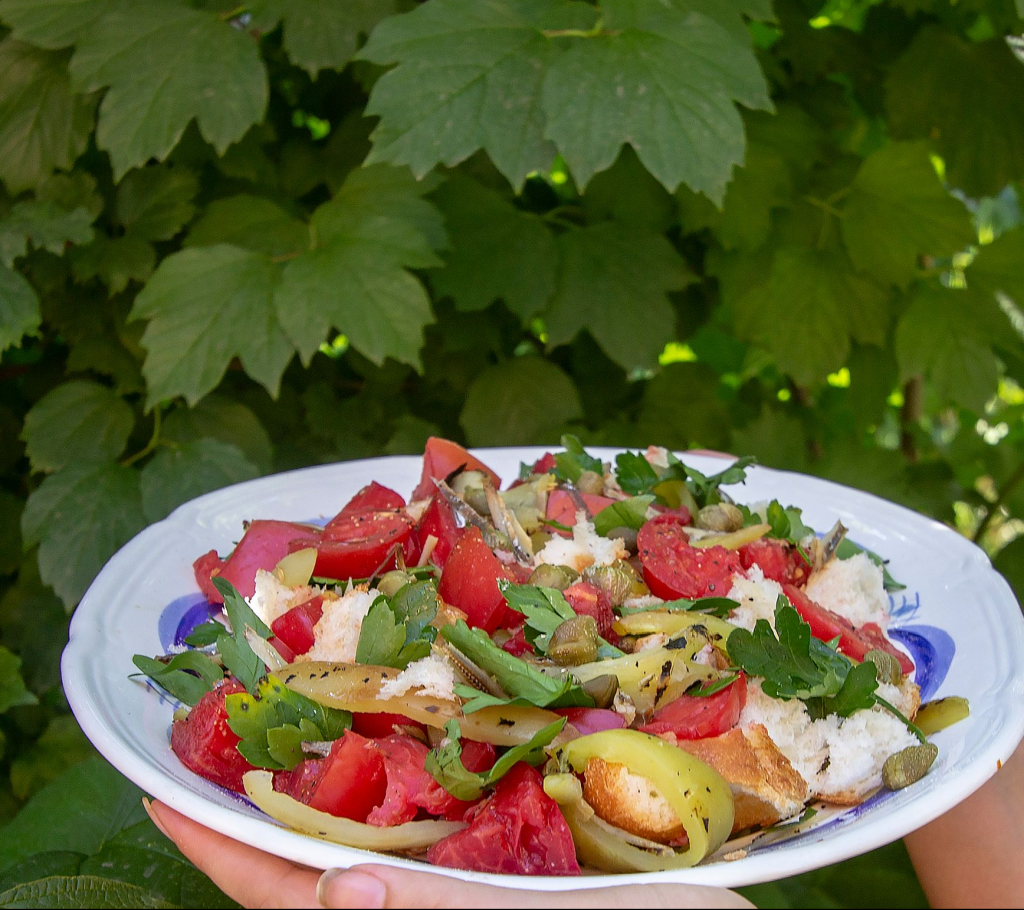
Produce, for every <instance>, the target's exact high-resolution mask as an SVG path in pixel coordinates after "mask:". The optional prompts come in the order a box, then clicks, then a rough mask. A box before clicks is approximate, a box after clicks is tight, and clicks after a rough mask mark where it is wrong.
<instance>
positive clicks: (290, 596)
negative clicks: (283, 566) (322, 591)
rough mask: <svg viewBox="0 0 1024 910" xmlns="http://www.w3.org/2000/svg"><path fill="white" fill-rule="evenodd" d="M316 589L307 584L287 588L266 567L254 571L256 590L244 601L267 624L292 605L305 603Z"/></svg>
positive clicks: (282, 614)
mask: <svg viewBox="0 0 1024 910" xmlns="http://www.w3.org/2000/svg"><path fill="white" fill-rule="evenodd" d="M317 591H318V589H316V588H312V587H310V586H309V585H300V586H299V587H297V588H289V587H288V586H287V585H284V584H282V583H281V582H280V581H279V580H278V578H277V576H276V575H275V574H274V573H273V572H268V571H267V570H266V569H258V570H257V571H256V590H255V591H254V592H253V595H252V597H250V598H249V599H248V600H247V601H246V603H248V604H249V608H250V609H251V610H252V612H253V613H255V614H256V615H257V616H258V617H259V618H260V619H262V620H263V622H265V623H266V624H267V625H268V626H269V625H270V624H271V623H272V622H273V621H274V620H275V619H278V618H280V617H281V616H284V614H285V613H287V612H288V611H289V610H290V609H291V608H292V607H297V606H298V605H299V604H303V603H305V602H306V601H307V600H309V599H310V598H311V597H312V596H313V595H314V594H316V593H317Z"/></svg>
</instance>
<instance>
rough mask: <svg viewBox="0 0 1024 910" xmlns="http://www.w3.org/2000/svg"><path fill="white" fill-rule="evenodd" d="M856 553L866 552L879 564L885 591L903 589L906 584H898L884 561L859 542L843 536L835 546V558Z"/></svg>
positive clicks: (846, 556)
mask: <svg viewBox="0 0 1024 910" xmlns="http://www.w3.org/2000/svg"><path fill="white" fill-rule="evenodd" d="M858 553H866V554H867V557H868V559H870V560H871V561H872V562H873V563H874V564H875V565H876V566H881V569H882V584H883V585H884V586H885V590H886V591H904V590H906V587H907V586H906V585H904V584H900V582H898V581H896V579H895V578H893V577H892V576H891V575H890V574H889V568H888V566H887V565H886V561H885V560H884V559H882V557H881V556H879V555H878V554H877V553H873V552H872V551H871V550H868V549H866V548H865V547H862V546H861V545H860V544H857V543H854V542H853V541H852V540H850V538H849V537H844V538H843V539H842V541H840V543H839V546H838V547H836V559H849V558H850V557H851V556H856V555H857V554H858Z"/></svg>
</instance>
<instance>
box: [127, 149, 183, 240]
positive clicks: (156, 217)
mask: <svg viewBox="0 0 1024 910" xmlns="http://www.w3.org/2000/svg"><path fill="white" fill-rule="evenodd" d="M198 189H199V182H198V180H197V179H196V175H195V174H193V173H192V172H191V171H188V170H185V169H184V168H171V167H167V166H166V165H162V164H156V165H152V166H150V167H144V168H138V169H136V170H133V171H131V172H130V173H129V174H128V175H127V176H126V177H125V178H124V180H122V181H121V183H120V185H119V186H118V188H117V201H116V203H115V206H114V212H115V214H116V216H117V220H118V221H119V222H120V223H121V224H122V225H123V226H124V228H125V230H127V231H128V232H129V233H130V234H132V235H134V236H135V237H140V238H142V239H143V240H170V239H171V238H172V237H173V236H174V235H175V234H177V233H178V231H180V230H181V229H182V227H184V226H185V225H186V224H187V223H188V222H189V221H190V220H191V218H192V216H193V215H194V214H195V210H196V207H195V206H194V205H193V204H192V200H193V198H194V197H195V195H196V192H197V190H198Z"/></svg>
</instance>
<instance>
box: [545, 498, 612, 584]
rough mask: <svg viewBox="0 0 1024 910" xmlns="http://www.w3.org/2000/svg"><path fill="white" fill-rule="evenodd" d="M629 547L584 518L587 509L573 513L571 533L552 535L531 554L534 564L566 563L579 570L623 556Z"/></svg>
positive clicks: (562, 564)
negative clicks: (569, 535) (604, 534)
mask: <svg viewBox="0 0 1024 910" xmlns="http://www.w3.org/2000/svg"><path fill="white" fill-rule="evenodd" d="M628 556H629V551H628V550H627V549H626V547H625V545H624V544H623V542H622V538H620V537H601V535H599V534H598V533H597V531H596V530H594V523H593V522H592V521H589V520H588V519H587V514H586V512H584V511H582V510H580V511H579V512H577V513H576V524H575V525H573V529H572V537H571V538H569V537H561V536H559V535H557V534H556V535H555V536H554V537H552V538H551V539H550V540H549V541H548V542H547V543H546V544H544V547H543V549H541V550H540V552H539V553H537V555H536V557H535V558H534V562H535V564H536V565H538V566H540V565H544V564H545V563H547V564H548V565H553V566H569V567H570V568H572V569H575V570H576V571H577V572H582V571H583V570H584V569H586V568H588V567H590V566H610V565H611V564H612V563H613V562H615V561H616V560H619V559H626V558H627V557H628Z"/></svg>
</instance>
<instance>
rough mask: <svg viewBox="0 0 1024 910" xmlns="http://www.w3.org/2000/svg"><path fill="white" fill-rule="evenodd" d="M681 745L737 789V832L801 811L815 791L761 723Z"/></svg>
mask: <svg viewBox="0 0 1024 910" xmlns="http://www.w3.org/2000/svg"><path fill="white" fill-rule="evenodd" d="M676 745H677V746H678V747H679V748H680V749H682V750H684V751H685V752H689V753H690V754H691V755H692V756H693V757H694V758H699V759H700V760H701V761H702V762H704V764H706V765H710V766H711V767H712V768H714V769H715V770H716V771H717V772H718V773H719V774H721V775H722V777H723V778H724V779H725V781H726V782H727V783H728V784H729V787H730V788H731V790H732V795H733V801H734V804H735V807H736V818H735V820H734V821H733V826H732V830H733V834H736V833H738V832H740V831H744V830H746V829H747V828H762V827H765V826H767V825H774V824H775V823H776V822H779V821H782V820H783V819H786V818H790V817H792V816H794V815H796V814H797V813H798V812H800V811H801V810H802V809H803V807H804V804H805V803H806V802H807V799H808V797H809V795H810V792H809V790H808V787H807V782H806V781H805V780H804V779H803V778H802V777H801V776H800V774H799V773H798V772H797V771H796V769H795V768H794V767H793V766H792V765H791V764H790V762H789V759H787V758H786V756H785V755H783V754H782V752H781V751H780V750H779V748H778V746H776V745H775V743H774V742H773V741H772V738H771V737H770V736H769V735H768V731H767V730H766V729H765V728H764V727H763V726H762V725H761V724H753V725H752V726H750V727H747V728H746V729H742V730H741V729H739V728H737V729H733V730H730V731H729V732H728V733H723V734H722V735H721V736H712V737H708V738H706V739H694V740H677V741H676Z"/></svg>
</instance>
